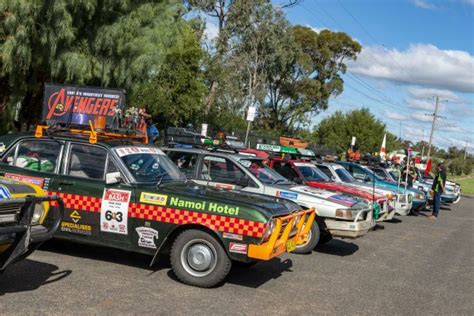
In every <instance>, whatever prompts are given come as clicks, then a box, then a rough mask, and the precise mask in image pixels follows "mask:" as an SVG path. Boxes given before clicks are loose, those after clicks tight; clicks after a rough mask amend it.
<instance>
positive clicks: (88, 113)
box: [43, 84, 125, 126]
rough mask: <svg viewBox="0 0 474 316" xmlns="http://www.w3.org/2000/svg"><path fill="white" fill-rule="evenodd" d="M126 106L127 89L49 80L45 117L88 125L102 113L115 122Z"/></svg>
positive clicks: (55, 120) (45, 119)
mask: <svg viewBox="0 0 474 316" xmlns="http://www.w3.org/2000/svg"><path fill="white" fill-rule="evenodd" d="M124 106H125V91H124V90H118V89H103V88H93V87H76V86H65V85H55V84H46V85H45V88H44V99H43V121H46V122H56V123H72V124H79V125H88V124H89V121H92V122H94V120H95V118H96V117H99V116H100V117H105V119H106V124H107V125H109V126H112V124H113V121H114V118H116V117H119V116H120V115H121V112H122V109H123V108H124Z"/></svg>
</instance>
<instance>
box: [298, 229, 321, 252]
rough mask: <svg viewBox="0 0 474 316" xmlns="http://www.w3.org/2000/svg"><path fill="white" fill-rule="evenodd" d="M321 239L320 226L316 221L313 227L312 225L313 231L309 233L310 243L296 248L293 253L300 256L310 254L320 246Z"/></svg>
mask: <svg viewBox="0 0 474 316" xmlns="http://www.w3.org/2000/svg"><path fill="white" fill-rule="evenodd" d="M319 237H320V231H319V225H318V223H317V222H316V221H314V222H313V225H311V229H310V230H309V232H308V241H307V242H306V243H305V244H302V245H299V246H296V249H295V250H294V251H293V253H298V254H306V253H310V252H311V251H313V249H314V248H315V247H316V245H317V244H318V242H319Z"/></svg>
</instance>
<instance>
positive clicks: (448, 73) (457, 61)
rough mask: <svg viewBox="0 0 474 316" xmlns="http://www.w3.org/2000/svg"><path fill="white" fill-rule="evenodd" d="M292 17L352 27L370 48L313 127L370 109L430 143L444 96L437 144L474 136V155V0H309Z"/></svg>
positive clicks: (471, 140) (462, 142) (473, 145)
mask: <svg viewBox="0 0 474 316" xmlns="http://www.w3.org/2000/svg"><path fill="white" fill-rule="evenodd" d="M283 1H284V0H275V1H274V3H275V4H277V5H278V3H281V2H283ZM286 15H287V18H288V19H289V21H290V22H291V23H292V24H300V25H305V26H309V27H312V28H313V29H314V30H315V31H319V30H321V29H330V30H332V31H341V32H345V33H347V34H349V35H350V36H351V37H352V38H353V39H355V40H357V41H358V42H359V43H360V44H361V45H362V47H363V49H362V52H361V53H360V54H359V56H358V58H357V61H355V62H350V63H348V72H347V73H346V74H345V75H343V79H344V82H345V83H344V92H343V93H342V94H341V95H339V96H338V97H336V98H333V99H331V100H330V105H329V109H328V110H327V111H325V112H322V113H321V114H319V115H317V116H315V117H314V118H313V121H312V123H313V124H317V123H318V122H319V121H320V120H321V119H323V118H325V117H328V116H329V115H331V114H333V113H334V112H335V111H337V110H341V111H344V112H345V111H350V110H353V109H357V108H360V107H368V108H369V109H370V110H371V112H372V113H374V114H375V115H376V116H377V118H379V119H381V120H382V121H383V122H385V123H386V125H387V127H388V129H389V130H390V131H391V132H392V133H393V134H395V135H397V136H398V135H400V134H401V137H402V138H404V139H408V140H411V141H413V142H417V141H420V140H424V141H428V139H429V134H430V130H431V121H432V116H428V115H427V114H433V112H434V108H435V97H436V96H438V97H439V111H438V115H440V116H441V117H440V118H438V120H437V122H436V129H435V132H434V136H433V144H434V145H435V146H438V147H441V148H447V147H449V146H458V147H464V146H466V141H467V142H468V151H469V152H471V153H473V152H474V137H473V134H474V127H473V126H474V0H444V1H434V0H303V1H302V2H301V3H300V4H299V5H298V6H296V7H293V8H290V9H286ZM382 137H383V135H382V136H381V138H382Z"/></svg>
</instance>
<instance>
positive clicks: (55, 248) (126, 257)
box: [41, 239, 169, 272]
mask: <svg viewBox="0 0 474 316" xmlns="http://www.w3.org/2000/svg"><path fill="white" fill-rule="evenodd" d="M41 250H44V251H49V252H54V253H59V254H63V255H68V256H74V257H80V258H85V259H93V260H100V261H105V262H111V263H115V264H121V265H126V266H131V267H137V268H142V269H147V270H150V272H155V271H158V270H160V269H163V268H166V267H169V260H164V256H163V257H160V258H159V260H158V261H157V263H156V264H155V265H153V266H152V267H150V262H151V260H152V257H151V256H148V255H144V254H139V253H131V252H127V251H124V250H119V249H113V248H108V247H100V246H93V245H83V244H77V243H72V242H70V241H64V240H58V239H53V240H50V241H48V242H47V243H45V244H43V245H42V246H41Z"/></svg>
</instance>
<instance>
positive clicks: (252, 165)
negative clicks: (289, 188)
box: [239, 159, 291, 184]
mask: <svg viewBox="0 0 474 316" xmlns="http://www.w3.org/2000/svg"><path fill="white" fill-rule="evenodd" d="M239 162H240V164H241V165H242V166H244V167H245V168H247V169H248V170H249V171H250V172H251V173H252V174H253V175H254V176H256V177H257V178H258V179H259V180H260V181H262V182H263V183H265V184H286V183H291V181H288V180H287V179H286V178H284V177H283V176H282V175H280V174H279V173H278V172H276V171H275V170H273V169H271V168H269V167H268V166H266V165H265V164H264V163H263V161H262V160H250V159H249V160H247V159H242V160H239Z"/></svg>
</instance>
